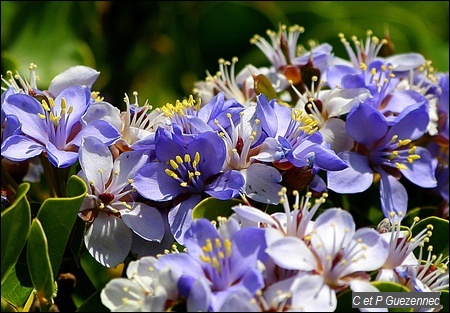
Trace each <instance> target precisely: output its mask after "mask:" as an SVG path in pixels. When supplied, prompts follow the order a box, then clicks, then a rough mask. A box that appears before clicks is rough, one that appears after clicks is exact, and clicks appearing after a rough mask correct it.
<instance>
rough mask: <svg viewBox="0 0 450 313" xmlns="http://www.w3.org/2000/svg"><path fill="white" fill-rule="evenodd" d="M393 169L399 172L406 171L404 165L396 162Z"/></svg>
mask: <svg viewBox="0 0 450 313" xmlns="http://www.w3.org/2000/svg"><path fill="white" fill-rule="evenodd" d="M395 167H396V168H397V169H399V170H406V169H408V168H407V167H406V165H405V164H402V163H398V162H396V163H395Z"/></svg>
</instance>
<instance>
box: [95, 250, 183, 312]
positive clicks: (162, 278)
mask: <svg viewBox="0 0 450 313" xmlns="http://www.w3.org/2000/svg"><path fill="white" fill-rule="evenodd" d="M157 262H158V260H157V259H156V258H155V257H153V256H149V257H142V258H141V259H139V260H137V261H131V262H130V264H129V265H128V268H127V277H128V278H122V277H120V278H114V279H112V280H110V281H109V282H108V283H107V284H106V285H105V287H104V288H103V289H102V291H101V293H100V299H101V301H102V303H103V305H105V306H106V307H107V308H108V309H110V310H111V312H162V311H165V310H166V309H167V304H168V302H170V300H176V298H177V296H178V291H177V280H176V278H175V276H174V274H173V272H172V270H171V269H170V268H164V269H162V270H160V269H158V268H157V267H156V263H157Z"/></svg>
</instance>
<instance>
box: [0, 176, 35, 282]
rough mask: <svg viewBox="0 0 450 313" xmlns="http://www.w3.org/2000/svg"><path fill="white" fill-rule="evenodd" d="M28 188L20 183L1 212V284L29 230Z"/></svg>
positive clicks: (11, 267) (12, 266) (17, 255)
mask: <svg viewBox="0 0 450 313" xmlns="http://www.w3.org/2000/svg"><path fill="white" fill-rule="evenodd" d="M29 189H30V184H28V183H23V184H21V185H20V186H19V189H18V191H17V198H16V201H15V202H14V203H13V204H12V205H11V206H10V207H9V208H8V209H7V210H5V211H3V212H2V255H1V258H2V259H1V262H2V266H1V267H2V285H3V282H4V281H5V279H6V277H7V276H8V274H9V273H10V272H11V270H13V268H14V265H15V264H16V262H17V260H18V258H19V255H20V252H21V251H22V248H23V247H24V245H25V242H26V240H27V237H28V232H29V230H30V219H31V211H30V204H29V203H28V201H27V198H26V193H27V192H28V190H29Z"/></svg>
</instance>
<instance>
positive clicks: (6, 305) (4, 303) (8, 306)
mask: <svg viewBox="0 0 450 313" xmlns="http://www.w3.org/2000/svg"><path fill="white" fill-rule="evenodd" d="M2 312H18V310H17V309H16V308H15V307H14V306H13V305H12V304H10V303H9V302H8V301H6V300H5V299H3V297H2Z"/></svg>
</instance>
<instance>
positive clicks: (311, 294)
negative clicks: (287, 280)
mask: <svg viewBox="0 0 450 313" xmlns="http://www.w3.org/2000/svg"><path fill="white" fill-rule="evenodd" d="M291 293H292V306H293V307H295V308H302V310H303V311H305V312H334V310H335V309H336V306H337V298H336V291H334V290H333V289H331V288H330V287H329V286H328V285H327V284H326V283H325V281H324V279H323V277H322V276H320V275H310V274H304V275H302V276H300V277H298V278H296V279H295V280H294V282H293V283H292V286H291Z"/></svg>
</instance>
